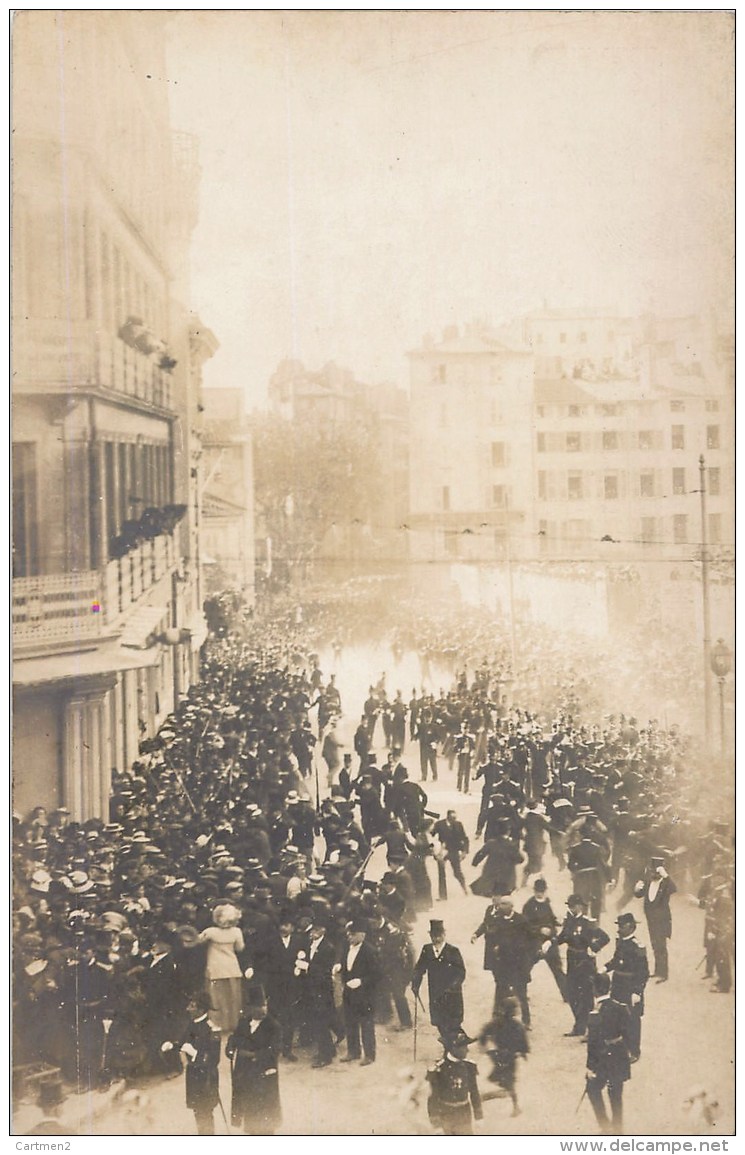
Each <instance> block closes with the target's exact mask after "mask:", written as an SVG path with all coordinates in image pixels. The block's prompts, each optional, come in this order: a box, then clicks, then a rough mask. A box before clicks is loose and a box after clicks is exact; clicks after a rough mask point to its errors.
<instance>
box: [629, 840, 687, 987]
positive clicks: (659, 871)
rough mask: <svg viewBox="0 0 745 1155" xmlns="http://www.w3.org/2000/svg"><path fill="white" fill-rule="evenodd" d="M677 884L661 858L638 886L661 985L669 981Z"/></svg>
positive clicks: (651, 866)
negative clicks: (672, 908) (669, 945)
mask: <svg viewBox="0 0 745 1155" xmlns="http://www.w3.org/2000/svg"><path fill="white" fill-rule="evenodd" d="M676 889H677V888H676V886H675V883H674V882H673V880H672V878H671V877H670V875H669V874H668V873H667V870H666V869H665V859H664V858H663V857H660V856H655V857H652V858H651V859H650V860H649V867H648V868H647V871H646V872H645V875H644V878H643V879H641V880H640V881H639V882H637V884H636V886H635V887H634V894H635V895H636V897H637V898H643V899H644V917H645V918H646V920H647V931H648V932H649V942H650V945H651V947H652V953H653V954H654V975H653V976H652V977H653V978H655V979H656V980H657V982H658V983H665V982H667V980H668V958H667V940H668V939H669V938H670V937H671V935H672V933H673V920H672V915H671V913H670V897H671V895H673V894H675V891H676Z"/></svg>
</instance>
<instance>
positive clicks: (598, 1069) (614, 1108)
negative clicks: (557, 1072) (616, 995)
mask: <svg viewBox="0 0 745 1155" xmlns="http://www.w3.org/2000/svg"><path fill="white" fill-rule="evenodd" d="M610 985H611V984H610V979H609V977H608V975H607V974H598V975H595V979H594V983H593V987H594V991H595V1009H594V1011H592V1013H591V1014H590V1017H589V1019H588V1020H587V1097H588V1099H589V1100H590V1102H591V1103H592V1107H593V1110H594V1112H595V1118H596V1119H597V1121H598V1125H599V1127H600V1130H601V1131H603V1132H605V1133H608V1132H610V1133H612V1134H617V1135H620V1134H622V1132H623V1085H624V1083H625V1082H626V1080H627V1079H629V1078H630V1077H631V1066H630V1064H629V1027H630V1018H629V1010H628V1007H626V1006H624V1004H623V1003H619V1002H617V1001H616V1000H615V999H613V998H611V997H610ZM606 1087H607V1089H608V1099H609V1102H610V1109H611V1125H610V1126H609V1124H608V1112H607V1110H606V1107H605V1103H604V1102H603V1090H604V1088H606Z"/></svg>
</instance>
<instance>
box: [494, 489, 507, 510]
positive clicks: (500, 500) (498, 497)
mask: <svg viewBox="0 0 745 1155" xmlns="http://www.w3.org/2000/svg"><path fill="white" fill-rule="evenodd" d="M491 503H492V505H493V506H495V507H496V508H497V509H502V508H503V507H504V506H505V504H506V500H505V488H504V486H503V485H493V486H492V487H491Z"/></svg>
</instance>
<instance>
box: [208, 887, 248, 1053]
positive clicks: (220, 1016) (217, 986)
mask: <svg viewBox="0 0 745 1155" xmlns="http://www.w3.org/2000/svg"><path fill="white" fill-rule="evenodd" d="M240 917H241V912H240V911H239V910H238V908H237V907H235V906H233V904H232V903H230V902H221V903H219V904H218V905H217V906H216V907H215V909H214V910H213V912H212V926H208V927H207V929H206V930H203V931H202V933H201V934H200V936H199V941H200V942H206V943H207V966H206V985H207V993H208V995H209V999H210V1007H211V1014H212V1019H213V1021H214V1022H215V1023H216V1025H219V1027H220V1029H221V1030H222V1031H230V1032H232V1031H234V1030H235V1028H236V1027H237V1025H238V1019H239V1018H240V1013H241V1007H242V1005H243V972H242V970H241V964H240V961H239V955H240V954H241V953H242V952H243V951H244V950H245V943H244V941H243V934H242V932H241V929H240V927H239V926H238V923H239V921H240Z"/></svg>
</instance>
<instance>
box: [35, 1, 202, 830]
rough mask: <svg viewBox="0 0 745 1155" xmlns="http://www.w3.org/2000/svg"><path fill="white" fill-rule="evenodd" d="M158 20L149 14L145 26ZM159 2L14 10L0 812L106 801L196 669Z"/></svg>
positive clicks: (195, 379)
mask: <svg viewBox="0 0 745 1155" xmlns="http://www.w3.org/2000/svg"><path fill="white" fill-rule="evenodd" d="M151 17H152V18H151ZM163 36H164V29H163V27H162V25H161V22H160V17H159V16H158V14H151V13H149V14H147V18H146V19H143V14H138V13H136V12H127V11H119V12H70V11H59V12H53V11H45V12H25V13H21V14H20V15H18V16H16V19H15V22H14V66H15V67H14V75H15V77H16V81H15V84H14V91H13V108H14V125H13V127H14V142H13V161H14V219H13V229H14V234H13V235H14V261H13V648H14V662H13V683H14V717H13V760H14V804H15V807H16V809H17V810H19V811H21V812H23V811H24V810H26V809H27V808H28V807H30V806H33V805H36V804H39V805H46V806H48V807H49V806H58V805H62V804H64V805H66V806H67V807H68V808H69V809H70V810H71V812H72V814H73V816H74V817H75V818H76V819H85V818H88V817H91V816H104V817H105V815H106V813H107V805H108V795H109V784H110V781H111V773H112V769H113V768H118V769H124V768H125V767H127V766H129V765H130V764H131V762H132V761H133V760H134V759H135V758H136V757H137V754H138V747H139V743H140V741H141V740H142V739H143V738H144V737H146V736H148V735H150V734H152V733H153V732H154V730H155V728H157V726H158V724H159V723H160V721H162V719H163V717H164V716H165V715H167V714H168V713H169V712H170V711H171V710H172V708H173V706H174V704H175V703H176V702H177V701H178V699H179V697H180V696H181V694H183V693H184V692H185V691H186V689H187V688H188V686H189V684H190V682H191V681H192V680H193V679H194V678H195V677H196V676H197V674H198V650H199V648H200V646H201V642H202V641H203V639H204V632H205V628H204V622H203V617H202V614H201V600H202V591H201V577H200V558H199V544H198V542H199V487H198V481H199V471H200V448H199V441H198V404H199V390H200V387H201V385H200V382H201V364H202V362H203V360H204V358H205V357H206V356H209V355H210V354H211V352H212V351H213V349H214V346H215V343H214V338H212V336H211V334H209V333H208V331H206V330H205V329H204V327H203V326H202V325H201V324H200V323H199V321H198V320H197V319H196V318H194V317H193V316H190V314H189V313H188V308H187V303H188V244H189V236H190V233H191V230H192V228H193V226H194V224H195V222H196V205H197V185H198V164H197V158H196V150H195V144H194V142H193V140H192V139H191V138H189V137H187V136H183V135H178V134H174V133H173V132H172V130H171V125H170V121H169V112H168V103H167V96H166V92H165V86H166V82H165V80H163V79H161V78H164V77H165V75H166V72H165V66H164V42H163Z"/></svg>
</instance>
